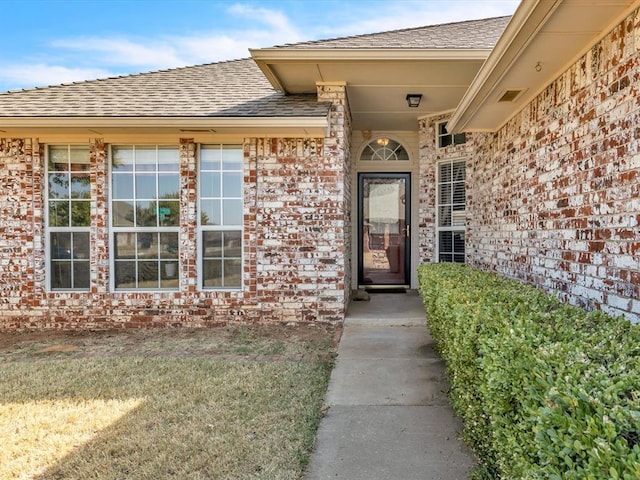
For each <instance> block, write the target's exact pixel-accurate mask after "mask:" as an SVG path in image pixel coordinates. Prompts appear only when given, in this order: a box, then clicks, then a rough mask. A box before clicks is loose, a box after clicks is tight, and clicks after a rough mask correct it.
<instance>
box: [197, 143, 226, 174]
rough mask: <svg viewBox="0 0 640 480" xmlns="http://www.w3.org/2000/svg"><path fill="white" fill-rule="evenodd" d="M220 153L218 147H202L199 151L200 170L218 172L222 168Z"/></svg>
mask: <svg viewBox="0 0 640 480" xmlns="http://www.w3.org/2000/svg"><path fill="white" fill-rule="evenodd" d="M221 161H222V151H221V149H220V147H202V148H201V149H200V169H201V170H220V169H221V167H222V164H221Z"/></svg>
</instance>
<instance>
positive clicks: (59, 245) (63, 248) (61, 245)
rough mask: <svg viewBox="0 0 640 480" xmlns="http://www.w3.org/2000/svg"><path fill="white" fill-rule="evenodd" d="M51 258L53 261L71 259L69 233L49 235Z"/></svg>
mask: <svg viewBox="0 0 640 480" xmlns="http://www.w3.org/2000/svg"><path fill="white" fill-rule="evenodd" d="M49 238H50V239H51V258H52V259H53V260H58V259H63V258H71V233H70V232H56V233H51V236H50V237H49Z"/></svg>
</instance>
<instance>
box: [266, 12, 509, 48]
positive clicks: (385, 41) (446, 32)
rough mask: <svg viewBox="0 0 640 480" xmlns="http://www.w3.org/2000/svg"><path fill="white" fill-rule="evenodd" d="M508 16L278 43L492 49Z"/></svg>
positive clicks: (362, 46) (324, 46) (293, 46)
mask: <svg viewBox="0 0 640 480" xmlns="http://www.w3.org/2000/svg"><path fill="white" fill-rule="evenodd" d="M510 19H511V17H509V16H507V17H494V18H485V19H482V20H468V21H465V22H455V23H444V24H440V25H429V26H425V27H416V28H405V29H402V30H393V31H389V32H381V33H369V34H365V35H355V36H352V37H342V38H333V39H329V40H317V41H311V42H300V43H293V44H286V45H279V46H277V47H276V48H283V49H310V50H315V49H385V48H387V49H427V50H431V49H471V50H475V49H487V50H490V49H492V48H493V47H494V46H495V44H496V42H497V41H498V38H500V35H501V34H502V32H503V31H504V29H505V27H506V26H507V23H508V22H509V20H510Z"/></svg>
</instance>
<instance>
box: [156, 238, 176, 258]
mask: <svg viewBox="0 0 640 480" xmlns="http://www.w3.org/2000/svg"><path fill="white" fill-rule="evenodd" d="M160 258H178V233H177V232H176V233H173V232H171V233H167V232H163V233H161V234H160Z"/></svg>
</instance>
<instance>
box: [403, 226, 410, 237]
mask: <svg viewBox="0 0 640 480" xmlns="http://www.w3.org/2000/svg"><path fill="white" fill-rule="evenodd" d="M402 231H403V232H404V235H405V236H406V237H407V238H408V237H410V236H411V225H407V226H406V227H404V228H403V229H402Z"/></svg>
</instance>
